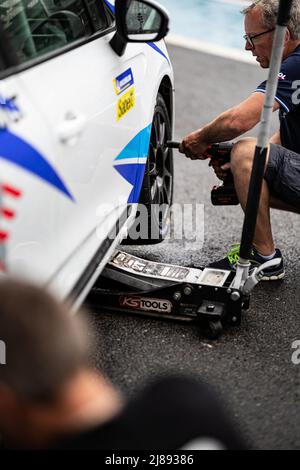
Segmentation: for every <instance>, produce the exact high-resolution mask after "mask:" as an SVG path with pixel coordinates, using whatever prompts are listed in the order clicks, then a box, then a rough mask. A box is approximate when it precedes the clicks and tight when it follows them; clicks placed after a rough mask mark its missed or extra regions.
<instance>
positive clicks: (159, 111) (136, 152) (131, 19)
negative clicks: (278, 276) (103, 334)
mask: <svg viewBox="0 0 300 470" xmlns="http://www.w3.org/2000/svg"><path fill="white" fill-rule="evenodd" d="M167 31H168V15H167V13H166V11H165V10H164V9H163V8H162V7H161V6H160V5H159V4H157V3H156V2H153V1H150V0H116V2H115V3H112V2H111V1H108V0H14V1H8V0H0V36H1V37H0V270H1V272H2V273H3V274H4V275H5V273H8V274H10V275H13V276H22V277H25V278H26V279H29V280H32V281H34V282H38V283H39V284H41V285H44V286H47V287H48V288H49V289H51V290H53V291H55V293H56V294H57V295H58V296H60V297H61V298H66V297H70V298H72V299H73V304H74V306H76V305H80V303H82V301H83V300H84V298H85V297H86V295H87V293H88V292H89V290H90V288H91V287H92V285H93V284H94V282H95V280H96V279H97V278H98V277H99V275H100V273H101V271H102V269H103V268H104V266H105V265H106V263H107V261H108V260H109V259H110V257H111V256H112V254H113V253H114V251H115V249H116V247H117V245H118V244H119V243H120V242H121V241H122V240H123V239H124V238H125V239H126V240H127V243H156V242H159V241H161V240H162V239H163V238H164V236H165V234H166V233H167V230H168V225H169V220H170V217H169V209H170V206H171V203H172V195H173V160H172V151H171V150H170V149H168V148H167V147H166V141H167V140H171V139H172V129H173V123H174V77H173V70H172V65H171V62H170V58H169V55H168V52H167V48H166V45H165V42H164V39H163V38H164V36H165V35H166V34H167ZM142 207H143V208H145V207H146V208H147V210H148V217H147V222H148V225H147V228H146V229H145V227H143V228H142V230H141V233H139V232H138V230H137V227H138V226H139V225H140V224H139V223H137V220H138V218H137V215H138V214H139V208H142ZM152 207H160V208H161V210H154V211H152V210H151V208H152ZM133 229H134V230H133ZM133 232H134V234H133ZM136 234H138V235H137V236H136ZM142 234H143V236H142ZM153 234H154V235H153Z"/></svg>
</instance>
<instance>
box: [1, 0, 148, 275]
mask: <svg viewBox="0 0 300 470" xmlns="http://www.w3.org/2000/svg"><path fill="white" fill-rule="evenodd" d="M25 3H26V5H27V7H26V8H25ZM17 4H18V6H19V8H21V7H23V10H22V18H21V19H20V18H19V23H18V28H16V27H15V29H17V33H18V34H17V35H15V37H16V41H17V47H18V50H19V51H21V60H22V61H23V62H24V64H25V65H26V64H29V66H28V67H25V69H24V70H23V71H22V73H20V74H19V76H18V79H19V81H20V84H21V86H22V88H23V90H24V92H25V94H26V96H28V99H29V100H31V102H32V103H33V105H34V106H36V107H37V109H38V110H39V112H40V113H41V116H42V118H41V122H44V123H46V126H47V127H48V132H49V134H48V136H47V139H48V140H51V145H52V147H51V151H50V152H49V154H50V155H51V159H52V163H53V167H54V169H55V171H56V172H57V174H59V175H60V179H61V181H63V182H64V187H65V190H64V191H62V190H61V189H60V191H56V193H55V194H54V195H53V198H54V203H53V204H54V206H55V208H54V213H55V221H54V222H53V225H54V227H55V236H54V239H53V240H50V239H49V237H46V239H47V242H48V243H49V244H50V243H52V242H53V243H54V245H55V254H56V256H55V260H56V262H55V264H56V271H55V270H54V269H52V270H51V271H52V275H54V274H55V272H57V270H60V269H63V266H64V265H65V264H66V263H68V262H69V261H70V259H71V258H72V257H74V256H75V257H76V256H77V252H78V249H79V247H81V246H82V245H83V244H85V243H87V240H88V239H94V242H93V243H92V244H91V250H90V255H89V256H92V254H93V250H95V248H96V244H97V243H98V244H100V243H101V242H102V241H103V239H104V238H105V237H106V236H107V234H108V232H109V229H110V225H112V223H113V222H114V221H115V220H116V219H117V217H118V216H119V214H120V211H118V209H119V208H125V207H126V205H127V202H135V198H136V197H137V195H136V194H135V191H134V190H135V183H136V178H137V174H136V170H137V168H138V166H137V165H136V166H135V165H132V163H134V161H133V159H132V158H131V157H132V156H137V157H138V156H139V155H138V153H135V154H132V151H130V149H131V150H132V147H135V152H137V149H138V152H139V149H140V138H139V137H138V140H137V141H136V139H135V138H136V136H139V133H140V131H143V129H142V127H143V126H142V127H141V123H142V122H143V119H142V114H143V113H142V108H141V93H140V91H139V90H137V89H136V88H135V84H136V82H137V83H141V82H142V80H141V77H139V75H141V76H142V75H143V70H144V68H145V67H144V63H143V61H144V57H143V54H141V46H138V45H137V46H136V47H135V48H134V52H131V53H130V52H129V53H127V54H126V55H125V56H124V57H122V58H120V57H119V56H117V55H116V54H115V53H114V52H113V50H112V49H111V47H110V45H109V39H110V37H111V35H112V32H111V31H112V30H111V27H112V21H113V19H112V17H111V16H109V13H108V12H107V10H106V9H105V8H106V7H105V3H104V2H102V1H100V0H89V1H87V0H85V1H83V0H56V1H55V2H53V1H52V0H43V1H40V0H33V1H32V2H31V3H30V4H28V2H23V1H22V0H19V1H18V2H17ZM28 5H30V8H29V6H28ZM14 8H15V10H14V12H15V16H17V13H18V11H17V10H16V6H15V7H14ZM18 14H20V13H18ZM11 16H12V15H11V14H10V17H11ZM15 20H16V17H15ZM78 20H79V21H78ZM25 24H26V27H27V29H26V30H25V27H24V25H25ZM10 27H12V26H11V24H10ZM28 28H29V30H28ZM46 59H47V60H46ZM32 61H34V65H32ZM144 131H145V132H146V133H148V134H149V129H144ZM148 134H147V135H148ZM149 136H150V134H149ZM128 144H129V151H128ZM129 157H130V166H129V167H128V165H127V164H126V163H127V160H128V159H129ZM34 217H35V216H34ZM104 222H106V224H104ZM45 225H46V226H47V224H45ZM103 225H104V228H103ZM95 235H96V236H95ZM48 243H47V249H48ZM50 252H51V249H50ZM87 262H88V260H87V259H81V260H80V263H77V265H76V268H75V269H74V267H73V270H72V273H71V274H68V280H66V282H68V283H69V284H72V283H74V282H75V280H76V278H77V277H78V276H79V275H80V271H82V269H83V267H84V265H85V264H86V263H87Z"/></svg>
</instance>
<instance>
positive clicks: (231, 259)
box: [209, 243, 285, 281]
mask: <svg viewBox="0 0 300 470" xmlns="http://www.w3.org/2000/svg"><path fill="white" fill-rule="evenodd" d="M239 257H240V244H239V243H235V244H234V245H232V249H231V250H230V251H229V252H228V254H227V256H226V258H223V259H221V260H220V261H215V262H214V263H210V265H209V267H210V268H216V269H223V270H226V271H235V270H236V265H237V262H238V260H239ZM275 258H281V262H280V264H279V266H275V267H272V268H268V269H266V270H265V271H263V274H264V276H263V278H262V279H261V280H262V281H279V280H280V279H283V278H284V276H285V270H284V265H283V259H282V254H281V251H280V250H279V249H278V248H276V253H275V255H274V258H272V259H275ZM250 263H251V266H252V268H257V267H259V266H260V265H262V264H264V263H266V260H265V259H264V258H263V257H262V256H261V255H260V254H259V253H258V252H257V251H256V249H255V248H254V247H253V248H252V252H251V258H250Z"/></svg>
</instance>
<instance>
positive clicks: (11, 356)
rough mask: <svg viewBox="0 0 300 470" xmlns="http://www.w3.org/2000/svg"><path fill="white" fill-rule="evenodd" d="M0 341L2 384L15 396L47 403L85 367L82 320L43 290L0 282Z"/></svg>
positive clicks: (85, 333) (86, 352) (85, 339)
mask: <svg viewBox="0 0 300 470" xmlns="http://www.w3.org/2000/svg"><path fill="white" fill-rule="evenodd" d="M0 338H1V340H2V341H3V342H4V343H5V345H6V365H0V384H1V382H2V383H4V384H6V385H7V386H8V387H10V388H11V390H13V391H14V392H15V393H16V394H17V395H18V396H19V397H22V398H23V399H25V400H27V401H30V402H35V403H50V402H52V401H53V400H54V399H55V398H56V395H57V394H58V393H59V392H60V390H61V389H62V388H63V387H64V385H66V383H67V382H68V381H69V380H70V379H72V378H73V377H74V376H75V375H76V374H77V373H78V372H79V371H80V370H82V369H83V368H85V367H86V366H87V364H88V357H89V344H88V331H87V326H86V324H85V321H84V320H83V318H81V316H80V317H79V316H78V315H76V316H72V315H71V313H70V308H69V306H68V305H66V304H65V303H61V302H58V301H57V300H55V299H54V298H53V296H52V295H50V294H49V293H47V292H46V291H44V290H42V289H40V288H38V287H34V286H32V285H30V284H27V283H24V282H20V281H15V280H11V279H5V278H4V279H2V280H1V281H0Z"/></svg>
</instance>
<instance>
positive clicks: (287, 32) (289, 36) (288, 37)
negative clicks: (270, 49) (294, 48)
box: [284, 29, 292, 43]
mask: <svg viewBox="0 0 300 470" xmlns="http://www.w3.org/2000/svg"><path fill="white" fill-rule="evenodd" d="M291 39H292V38H291V33H290V31H289V30H288V29H286V32H285V38H284V40H285V43H287V42H289V41H290V40H291Z"/></svg>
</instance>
